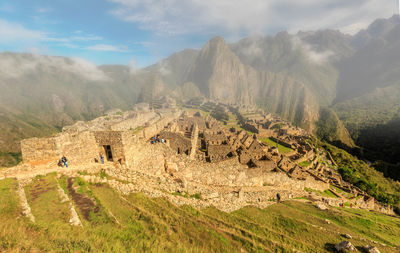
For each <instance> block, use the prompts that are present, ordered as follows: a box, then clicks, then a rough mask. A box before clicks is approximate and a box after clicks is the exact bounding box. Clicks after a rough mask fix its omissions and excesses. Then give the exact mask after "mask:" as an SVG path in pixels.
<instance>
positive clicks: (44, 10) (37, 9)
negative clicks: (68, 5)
mask: <svg viewBox="0 0 400 253" xmlns="http://www.w3.org/2000/svg"><path fill="white" fill-rule="evenodd" d="M35 11H36V12H37V13H48V12H51V11H53V10H52V9H51V8H48V7H37V8H36V9H35Z"/></svg>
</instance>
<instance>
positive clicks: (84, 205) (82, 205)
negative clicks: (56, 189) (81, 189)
mask: <svg viewBox="0 0 400 253" xmlns="http://www.w3.org/2000/svg"><path fill="white" fill-rule="evenodd" d="M73 184H74V179H73V178H72V177H70V178H68V186H67V188H68V192H69V194H70V195H71V198H72V200H73V201H74V203H75V205H76V206H77V207H78V208H79V210H80V211H81V213H82V215H83V218H85V219H86V220H87V221H90V213H91V212H93V213H98V212H99V211H100V207H98V206H96V204H95V203H94V202H93V201H92V200H91V199H90V198H89V197H87V196H85V195H83V194H80V193H77V192H76V191H75V189H74V187H73Z"/></svg>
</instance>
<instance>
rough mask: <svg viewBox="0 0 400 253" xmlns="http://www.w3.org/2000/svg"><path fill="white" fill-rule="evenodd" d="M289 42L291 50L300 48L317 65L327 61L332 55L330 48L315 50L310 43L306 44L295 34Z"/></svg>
mask: <svg viewBox="0 0 400 253" xmlns="http://www.w3.org/2000/svg"><path fill="white" fill-rule="evenodd" d="M291 42H292V48H293V50H300V51H301V52H302V53H303V54H304V55H305V56H306V57H307V59H308V60H309V61H310V62H312V63H315V64H318V65H321V64H324V63H327V62H328V61H329V60H330V58H331V57H332V56H333V55H334V53H333V52H332V51H331V50H325V51H316V50H315V49H314V48H313V47H312V45H310V44H307V43H306V42H304V41H302V40H301V39H300V38H299V37H297V36H293V37H292V41H291Z"/></svg>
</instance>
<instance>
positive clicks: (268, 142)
mask: <svg viewBox="0 0 400 253" xmlns="http://www.w3.org/2000/svg"><path fill="white" fill-rule="evenodd" d="M260 141H261V142H262V143H264V144H266V145H268V146H271V147H276V146H278V151H279V153H282V154H287V153H289V152H292V151H293V149H291V148H288V147H285V146H283V145H281V144H278V143H276V142H275V141H273V140H272V139H270V138H261V139H260Z"/></svg>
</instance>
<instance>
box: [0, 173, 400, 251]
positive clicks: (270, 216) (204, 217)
mask: <svg viewBox="0 0 400 253" xmlns="http://www.w3.org/2000/svg"><path fill="white" fill-rule="evenodd" d="M59 181H60V184H61V185H64V186H63V188H64V187H67V181H68V179H67V178H65V177H62V178H61V179H59ZM16 186H17V182H16V181H15V180H13V179H6V180H1V181H0V222H1V224H2V229H1V230H0V251H2V252H3V251H5V252H10V251H11V252H100V251H101V252H143V251H145V252H161V251H162V252H241V251H246V252H291V251H293V250H294V249H296V250H299V251H302V252H330V251H331V249H332V246H333V245H334V244H336V243H339V242H341V241H342V240H343V238H341V236H340V234H344V233H348V234H351V235H352V236H353V239H351V242H352V243H353V244H354V245H355V246H357V247H361V246H365V245H366V244H372V245H374V243H373V242H371V241H362V240H361V238H366V239H367V240H372V241H378V242H381V243H385V244H386V245H388V246H387V247H383V246H381V245H377V246H378V248H379V249H380V250H381V251H383V252H396V250H397V249H395V248H394V246H399V234H400V220H399V219H398V218H394V217H390V216H386V215H382V214H377V213H373V212H368V211H364V210H356V209H349V208H332V209H330V210H328V211H321V210H319V209H317V208H315V207H314V206H312V205H310V204H307V203H302V202H298V201H286V202H283V203H280V204H274V205H271V206H269V207H267V208H266V209H259V208H255V207H245V208H242V209H240V210H237V211H235V212H233V213H225V212H222V211H219V210H217V209H215V208H212V207H210V208H206V209H204V210H201V211H200V210H196V209H194V208H192V207H190V206H186V205H184V206H181V207H177V206H175V205H173V204H171V203H170V202H168V201H167V200H165V199H162V198H155V199H151V198H148V197H146V196H145V195H144V194H141V193H138V194H131V195H129V196H121V195H120V194H118V193H117V192H115V191H114V190H113V189H111V188H109V187H107V186H105V185H101V184H88V183H87V182H85V181H83V180H82V179H75V182H74V187H75V188H77V189H78V190H77V191H80V192H81V193H79V194H86V195H88V196H90V198H91V199H94V200H95V201H94V202H95V203H96V207H98V210H97V211H94V212H92V213H91V216H90V219H89V220H86V219H85V218H83V215H82V212H81V209H80V208H79V205H77V204H75V205H76V206H77V208H76V209H77V211H78V213H79V216H80V217H81V220H82V222H83V227H72V226H70V225H69V224H68V222H64V220H65V219H66V218H65V215H64V214H65V203H64V204H61V203H60V202H59V199H58V198H57V195H56V193H55V191H56V189H55V188H54V187H55V186H56V181H55V177H54V175H47V176H45V177H38V178H36V179H35V180H34V181H33V182H32V183H31V184H30V185H28V186H27V187H26V191H27V194H28V201H29V204H30V205H31V207H32V212H33V215H34V216H35V217H36V219H37V222H36V223H35V224H32V223H30V222H29V221H28V220H27V219H25V218H23V219H21V218H18V217H20V215H21V210H20V208H19V205H18V199H17V197H16V194H15V192H14V190H15V188H16ZM83 186H84V188H85V189H84V190H79V188H80V187H83ZM35 189H36V190H39V189H41V190H40V191H35ZM43 189H46V191H43ZM36 193H39V194H38V195H35V194H36ZM35 196H36V197H35ZM70 198H71V195H70ZM325 220H329V221H330V222H331V223H330V224H328V223H326V221H325Z"/></svg>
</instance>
